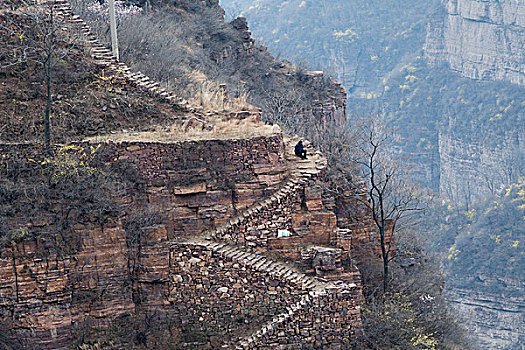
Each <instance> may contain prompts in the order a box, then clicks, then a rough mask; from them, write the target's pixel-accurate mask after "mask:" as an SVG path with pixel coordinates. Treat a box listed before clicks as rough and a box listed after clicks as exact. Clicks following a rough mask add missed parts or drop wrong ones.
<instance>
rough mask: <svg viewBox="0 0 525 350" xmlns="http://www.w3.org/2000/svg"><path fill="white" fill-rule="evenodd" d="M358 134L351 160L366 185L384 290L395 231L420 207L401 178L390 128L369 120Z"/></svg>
mask: <svg viewBox="0 0 525 350" xmlns="http://www.w3.org/2000/svg"><path fill="white" fill-rule="evenodd" d="M359 134H360V135H361V137H362V139H361V142H359V145H358V146H357V147H356V148H357V149H356V152H355V159H354V161H355V162H356V163H357V164H359V165H360V167H361V171H362V178H363V179H364V180H365V181H366V184H367V199H368V200H367V201H362V203H363V204H364V205H365V206H367V207H368V208H369V209H370V212H371V214H372V218H373V221H374V223H375V226H376V228H377V232H378V235H379V244H380V249H381V259H382V265H383V292H387V291H388V285H389V263H390V262H391V261H392V259H393V258H394V252H395V244H394V242H395V233H396V231H397V230H398V227H399V224H400V223H401V221H402V219H405V218H407V217H408V216H409V215H410V214H412V213H415V212H417V211H420V210H422V209H423V203H422V198H421V196H420V195H419V194H418V192H419V191H418V189H417V187H416V186H415V185H413V184H411V183H410V182H408V181H407V180H406V178H405V176H406V174H407V171H408V169H407V168H406V167H403V166H401V165H400V164H399V163H398V162H397V161H396V159H395V158H396V154H395V152H394V151H393V148H394V142H393V141H394V139H393V133H392V131H389V130H388V129H387V128H386V127H385V126H384V125H382V124H379V123H378V122H375V121H372V122H370V123H367V124H364V125H363V126H362V127H361V128H360V130H359Z"/></svg>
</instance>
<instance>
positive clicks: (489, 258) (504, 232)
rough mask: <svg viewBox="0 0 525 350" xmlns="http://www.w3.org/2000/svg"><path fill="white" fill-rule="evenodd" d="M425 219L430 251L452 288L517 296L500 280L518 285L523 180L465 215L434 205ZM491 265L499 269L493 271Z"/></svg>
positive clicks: (522, 258) (524, 220) (524, 218)
mask: <svg viewBox="0 0 525 350" xmlns="http://www.w3.org/2000/svg"><path fill="white" fill-rule="evenodd" d="M429 217H430V218H432V219H433V221H432V223H431V226H432V227H434V229H435V230H434V231H433V234H432V236H433V240H434V242H435V244H434V245H433V246H432V249H434V250H435V251H436V252H439V253H442V258H443V261H444V265H445V268H446V270H447V273H448V274H449V275H450V276H451V278H450V280H449V284H450V286H451V287H454V288H470V289H473V290H486V291H487V292H490V293H495V294H502V295H507V296H512V295H519V294H520V293H521V292H522V291H521V290H520V289H519V287H518V286H517V285H507V284H506V283H505V280H506V281H512V280H514V281H520V280H523V266H524V264H525V249H524V248H523V244H524V243H523V238H524V237H525V182H524V179H523V178H521V179H519V181H518V182H517V183H514V184H512V185H510V186H509V187H508V188H506V189H505V190H503V191H502V192H500V193H497V194H495V195H491V194H489V195H487V196H486V197H485V198H483V199H482V200H479V201H477V202H475V203H474V204H473V205H472V206H471V207H470V209H468V210H465V209H464V208H462V207H460V208H458V207H456V206H454V204H453V203H451V202H450V201H449V202H445V203H444V204H442V205H436V206H434V207H433V208H432V209H431V211H430V215H429ZM441 218H445V220H444V221H443V220H442V219H441ZM495 266H497V267H498V268H497V269H494V267H495ZM495 271H496V273H495Z"/></svg>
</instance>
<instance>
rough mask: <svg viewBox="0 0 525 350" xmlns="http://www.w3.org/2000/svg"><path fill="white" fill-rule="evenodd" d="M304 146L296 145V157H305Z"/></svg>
mask: <svg viewBox="0 0 525 350" xmlns="http://www.w3.org/2000/svg"><path fill="white" fill-rule="evenodd" d="M303 148H304V147H303V145H302V144H301V143H297V145H295V155H297V156H302V155H303Z"/></svg>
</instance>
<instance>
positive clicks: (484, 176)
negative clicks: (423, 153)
mask: <svg viewBox="0 0 525 350" xmlns="http://www.w3.org/2000/svg"><path fill="white" fill-rule="evenodd" d="M456 124H457V121H455V120H454V119H453V118H449V122H448V124H447V125H446V127H445V128H443V130H441V132H440V133H439V153H440V188H439V191H440V193H442V194H443V195H445V196H446V197H447V198H450V199H452V200H453V201H454V202H455V203H460V204H468V203H471V202H472V201H473V200H475V199H477V198H483V196H484V195H486V194H487V193H492V194H496V193H497V192H499V191H501V190H502V188H503V186H509V185H510V184H512V183H516V182H517V180H518V177H519V176H520V174H523V172H524V170H525V169H524V165H523V160H524V159H525V147H524V145H525V140H524V135H525V130H524V127H523V126H520V125H516V126H515V127H514V128H513V129H511V130H506V131H505V134H504V135H503V137H502V138H501V137H498V138H494V140H493V141H494V142H488V141H487V140H486V139H484V138H483V137H479V136H480V135H477V134H476V132H475V130H474V129H475V128H472V130H469V132H466V133H465V134H464V135H459V134H458V133H457V132H454V129H456V128H457V125H456ZM496 140H497V142H496Z"/></svg>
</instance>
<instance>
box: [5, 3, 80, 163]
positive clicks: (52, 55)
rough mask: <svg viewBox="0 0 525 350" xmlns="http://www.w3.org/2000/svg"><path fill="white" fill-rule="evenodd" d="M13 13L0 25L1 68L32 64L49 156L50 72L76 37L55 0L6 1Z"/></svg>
mask: <svg viewBox="0 0 525 350" xmlns="http://www.w3.org/2000/svg"><path fill="white" fill-rule="evenodd" d="M8 1H9V2H10V8H11V9H16V10H17V11H16V12H13V13H11V14H9V15H6V16H5V18H6V21H5V22H4V23H1V24H0V30H2V36H5V38H4V39H5V40H4V42H5V43H4V44H3V45H5V48H6V49H7V50H5V53H6V56H7V57H5V59H4V60H3V62H4V63H3V64H2V68H8V67H11V66H17V65H19V66H20V65H25V66H27V65H28V64H30V63H34V64H36V66H37V67H38V69H39V70H40V71H41V76H42V80H43V82H44V85H45V90H46V104H45V110H44V143H45V150H46V153H47V155H48V156H51V115H52V108H53V78H54V74H53V72H54V69H55V67H56V65H57V64H58V63H59V62H60V60H62V59H64V58H65V57H66V56H67V55H68V54H70V53H71V51H72V50H73V49H74V48H75V46H76V45H77V40H76V38H78V37H79V33H77V32H75V31H74V30H73V29H72V28H71V27H69V26H67V23H68V22H67V17H66V16H64V15H63V14H62V13H61V12H60V11H59V10H58V8H59V6H60V3H59V2H58V1H57V0H47V1H43V2H37V1H27V0H8Z"/></svg>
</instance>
